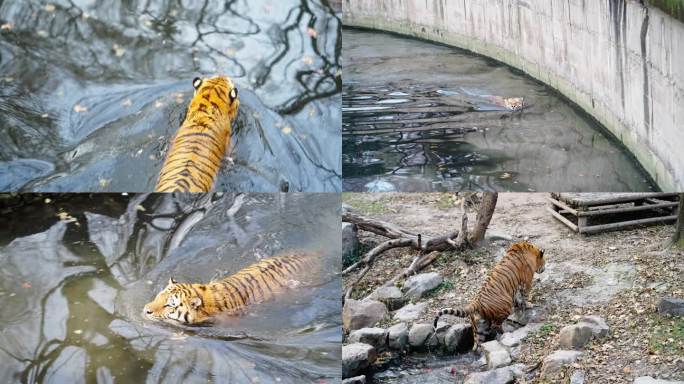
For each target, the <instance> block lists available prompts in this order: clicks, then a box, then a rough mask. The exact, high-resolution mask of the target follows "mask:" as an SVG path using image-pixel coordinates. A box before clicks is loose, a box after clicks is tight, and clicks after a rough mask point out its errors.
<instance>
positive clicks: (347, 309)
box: [342, 299, 387, 331]
mask: <svg viewBox="0 0 684 384" xmlns="http://www.w3.org/2000/svg"><path fill="white" fill-rule="evenodd" d="M385 316H387V307H386V306H385V304H383V303H381V302H379V301H375V300H369V299H365V300H353V299H347V300H345V302H344V308H343V309H342V326H343V327H344V329H345V330H347V331H353V330H355V329H361V328H366V327H372V326H374V325H375V324H376V323H377V322H378V321H380V320H382V319H384V318H385Z"/></svg>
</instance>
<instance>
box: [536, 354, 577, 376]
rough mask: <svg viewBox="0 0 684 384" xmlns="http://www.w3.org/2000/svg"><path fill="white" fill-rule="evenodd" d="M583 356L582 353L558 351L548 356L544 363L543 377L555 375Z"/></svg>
mask: <svg viewBox="0 0 684 384" xmlns="http://www.w3.org/2000/svg"><path fill="white" fill-rule="evenodd" d="M580 356H582V352H580V351H566V350H558V351H555V352H554V353H552V354H550V355H548V356H546V357H545V358H544V361H543V362H542V376H546V375H553V374H555V373H557V372H558V371H560V370H561V368H563V367H564V366H566V365H569V364H572V363H574V362H575V360H577V359H578V358H579V357H580Z"/></svg>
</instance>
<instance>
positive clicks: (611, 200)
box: [555, 192, 677, 207]
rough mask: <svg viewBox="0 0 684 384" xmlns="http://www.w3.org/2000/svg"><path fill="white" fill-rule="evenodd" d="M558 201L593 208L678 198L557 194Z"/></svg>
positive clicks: (662, 194)
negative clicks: (654, 199)
mask: <svg viewBox="0 0 684 384" xmlns="http://www.w3.org/2000/svg"><path fill="white" fill-rule="evenodd" d="M555 196H557V198H558V200H561V201H563V202H564V203H566V204H568V205H571V206H574V207H583V206H592V205H604V204H617V203H629V202H633V201H638V200H644V199H647V198H660V197H672V196H677V194H676V193H659V192H645V193H627V192H624V193H622V192H621V193H557V194H555Z"/></svg>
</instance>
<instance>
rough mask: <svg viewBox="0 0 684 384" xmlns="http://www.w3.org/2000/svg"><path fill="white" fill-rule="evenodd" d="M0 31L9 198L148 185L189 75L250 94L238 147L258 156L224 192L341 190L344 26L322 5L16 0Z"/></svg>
mask: <svg viewBox="0 0 684 384" xmlns="http://www.w3.org/2000/svg"><path fill="white" fill-rule="evenodd" d="M0 23H2V24H7V25H10V26H11V28H8V29H4V30H2V31H0V71H1V72H2V74H3V77H2V78H0V83H2V84H1V85H2V86H0V137H3V138H4V139H3V140H0V174H2V175H4V176H6V177H3V181H2V182H0V184H3V183H4V184H6V185H3V187H4V188H3V189H4V190H7V189H11V190H15V189H19V188H23V189H28V190H53V191H54V190H69V191H94V190H98V191H99V190H118V191H131V190H138V191H142V190H149V189H151V188H152V187H153V185H154V181H155V178H156V174H157V172H158V170H159V169H160V167H161V162H162V159H163V151H164V148H165V146H166V144H167V142H168V140H169V138H170V136H172V135H173V133H174V132H175V129H176V128H177V127H178V125H179V124H180V120H181V119H182V115H183V113H184V108H185V106H186V105H187V101H188V98H189V97H190V96H191V94H192V88H191V87H190V83H191V79H192V78H193V77H195V76H197V75H215V74H217V73H224V74H228V75H230V76H231V77H233V78H234V79H235V80H236V82H237V84H238V87H239V88H240V94H241V96H243V94H244V95H245V102H244V103H241V110H242V112H241V114H240V117H239V120H238V124H237V127H238V129H239V131H240V132H238V133H237V135H238V137H237V139H238V140H237V142H238V143H239V145H242V146H244V147H247V148H248V149H249V150H251V151H254V150H256V152H257V154H258V156H252V157H250V156H248V155H247V154H248V152H249V151H248V150H247V149H245V150H241V149H240V148H236V150H237V152H236V154H235V157H236V159H235V160H236V162H237V164H236V166H235V167H233V169H231V170H223V171H222V174H221V175H220V177H219V183H218V185H219V186H220V189H224V190H245V189H244V188H245V187H247V188H248V189H247V190H253V191H272V190H278V189H282V188H284V186H286V187H287V188H289V189H290V190H310V191H327V190H339V189H340V188H341V187H340V180H339V178H340V175H341V170H340V169H339V168H340V166H339V156H337V157H335V155H339V149H338V147H339V146H340V145H339V143H340V139H339V132H340V124H341V114H340V111H339V94H340V90H341V77H340V64H339V54H340V51H341V33H340V25H341V23H340V18H339V16H338V14H337V13H336V12H335V11H334V10H333V8H332V7H331V6H330V4H329V3H328V2H327V1H325V0H323V1H311V0H301V1H295V0H289V1H278V2H271V1H266V0H230V1H219V0H204V1H190V2H179V1H114V0H98V1H93V2H83V1H57V2H55V3H54V4H53V3H50V2H47V1H42V2H27V1H19V0H9V1H3V2H1V3H0ZM250 96H251V97H250ZM77 106H78V108H77ZM284 127H289V128H290V130H289V131H288V130H286V131H287V132H291V133H290V134H283V133H282V132H281V130H282V128H284ZM264 138H268V142H265V140H264ZM241 157H242V158H241ZM147 159H151V160H152V161H148V160H147ZM121 168H123V169H127V170H128V171H127V172H121V171H117V169H121ZM224 168H226V167H224ZM131 169H133V172H131ZM278 175H282V176H281V177H278ZM229 176H230V177H229ZM101 180H103V181H102V182H100V181H101Z"/></svg>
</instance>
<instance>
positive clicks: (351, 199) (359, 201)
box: [342, 192, 392, 215]
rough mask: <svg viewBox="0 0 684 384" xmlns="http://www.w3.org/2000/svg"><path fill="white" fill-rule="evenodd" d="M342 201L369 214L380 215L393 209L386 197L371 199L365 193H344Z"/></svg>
mask: <svg viewBox="0 0 684 384" xmlns="http://www.w3.org/2000/svg"><path fill="white" fill-rule="evenodd" d="M342 202H343V203H345V204H349V205H350V206H351V207H352V208H354V209H356V210H358V211H359V212H361V213H364V214H367V215H370V214H375V215H378V214H383V213H389V212H391V211H392V210H391V209H390V208H389V207H388V206H387V205H386V203H387V199H386V198H381V199H377V200H372V201H371V200H369V199H368V198H367V197H366V194H364V193H349V192H345V193H343V194H342Z"/></svg>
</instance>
